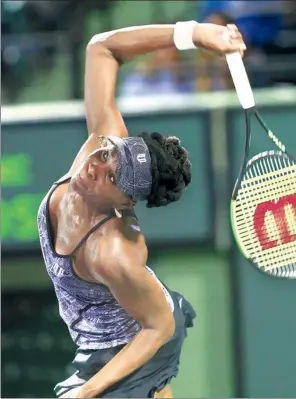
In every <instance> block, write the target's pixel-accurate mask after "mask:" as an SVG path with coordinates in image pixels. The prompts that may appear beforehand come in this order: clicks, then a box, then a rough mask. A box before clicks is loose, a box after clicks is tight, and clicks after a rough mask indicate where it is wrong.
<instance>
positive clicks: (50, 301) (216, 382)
mask: <svg viewBox="0 0 296 399" xmlns="http://www.w3.org/2000/svg"><path fill="white" fill-rule="evenodd" d="M1 7H2V10H1V29H2V43H1V69H2V80H1V89H2V90H1V93H2V204H1V211H2V218H1V220H2V223H1V224H2V278H1V286H2V342H1V352H2V357H1V365H2V397H23V398H24V397H31V398H33V397H52V396H53V391H52V389H53V386H54V385H55V384H56V383H57V382H58V381H61V380H63V379H64V378H65V377H66V376H67V375H69V374H70V373H72V372H73V370H72V367H71V361H72V359H73V357H74V350H75V346H74V344H73V343H72V342H71V340H70V337H69V335H68V331H67V328H66V326H65V325H64V324H63V322H62V320H61V319H60V318H59V314H58V305H57V301H56V298H55V294H54V292H53V288H52V285H51V282H50V280H49V277H48V276H47V274H46V271H45V267H44V264H43V260H42V257H41V253H40V248H39V242H38V235H37V229H36V213H37V210H38V207H39V204H40V201H41V199H42V198H43V196H44V195H45V193H46V191H47V190H48V188H49V186H50V185H51V184H52V183H53V182H54V181H55V180H57V179H58V178H59V177H60V176H62V175H63V174H64V173H65V172H66V171H67V170H68V167H69V165H70V164H71V162H72V160H73V158H74V156H75V155H76V152H77V150H78V149H79V147H80V145H81V144H82V143H83V141H84V140H85V138H86V126H85V118H84V109H83V103H82V98H83V74H84V58H85V57H84V51H85V46H86V44H87V42H88V40H89V39H90V38H91V36H92V35H94V34H96V33H99V32H103V31H108V30H112V29H116V28H121V27H125V26H133V25H141V24H150V23H175V22H176V21H178V20H191V19H196V20H197V21H207V22H215V23H219V24H220V23H221V24H226V23H230V22H234V23H236V24H237V25H238V26H239V28H240V29H241V31H242V32H243V34H244V37H245V41H246V43H247V45H248V51H247V54H246V57H245V62H246V65H247V68H248V72H249V75H250V78H251V82H252V85H253V87H254V88H256V89H257V90H256V100H257V103H258V106H260V109H261V110H262V114H263V116H264V118H266V120H267V121H268V124H269V125H270V126H272V127H273V129H274V130H275V131H276V132H277V133H278V135H279V137H281V138H282V140H283V141H284V142H285V143H286V144H287V147H288V148H290V151H291V152H292V153H294V155H296V134H295V126H296V88H295V83H296V3H295V1H293V0H291V1H275V0H273V1H267V0H266V1H251V0H249V1H212V0H211V1H160V0H159V1H124V0H121V1H114V0H113V1H109V0H97V1H87V0H83V1H78V0H72V1H70V0H69V1H61V0H60V1H42V0H38V1H26V0H19V1H16V0H14V1H2V2H1ZM118 104H119V108H120V110H121V112H122V114H123V117H124V119H125V122H126V124H127V127H128V129H129V131H130V133H131V134H136V133H138V132H140V131H159V132H161V133H163V134H168V135H176V136H179V137H180V138H181V140H182V142H183V144H184V146H185V147H187V148H189V149H190V156H191V160H192V163H193V181H192V184H191V186H190V187H189V189H188V191H187V193H186V195H185V196H184V199H183V200H182V201H180V203H176V204H173V205H170V206H169V207H168V208H167V209H161V210H159V209H156V210H154V209H153V210H150V209H149V210H147V209H146V208H144V207H143V206H141V205H139V206H138V210H137V211H138V214H139V218H140V222H141V224H142V227H143V230H144V233H145V234H146V237H147V241H148V244H149V249H150V259H149V264H150V265H151V267H152V268H153V269H154V270H155V271H156V273H157V274H158V276H159V277H160V278H161V279H162V280H163V281H164V282H165V283H166V284H168V285H169V286H170V287H171V288H172V289H175V290H178V291H181V292H182V293H183V294H184V295H185V296H186V297H188V299H189V300H190V301H191V302H192V304H193V305H194V307H195V309H196V311H197V314H198V316H197V321H196V325H195V328H194V329H191V330H190V331H189V335H188V339H187V340H186V343H185V347H184V351H183V354H182V359H181V370H180V373H179V376H178V378H177V379H176V380H175V381H174V382H173V384H172V386H173V391H174V396H175V397H179V398H181V397H187V398H189V397H191V398H194V397H204V398H205V397H234V396H239V397H243V396H244V397H257V398H258V397H262V398H264V397H285V398H286V397H287V398H288V397H295V395H296V377H295V370H296V348H295V345H293V343H294V342H295V337H296V318H295V309H296V285H295V282H292V281H282V280H277V279H273V278H269V277H267V276H265V275H262V274H260V273H259V272H257V271H256V270H255V269H254V268H253V267H252V265H250V264H249V263H248V262H247V261H245V260H244V259H243V257H242V256H241V254H240V253H239V252H238V250H237V248H236V246H235V244H234V241H233V239H232V236H231V233H230V228H229V210H228V209H229V198H230V194H231V188H232V186H233V183H234V180H235V177H236V175H237V172H238V168H239V165H240V160H241V157H242V154H243V147H244V119H243V114H242V111H241V109H240V107H239V106H238V102H237V98H236V94H235V93H233V91H232V84H231V81H230V79H229V74H228V71H227V68H226V67H225V62H224V60H223V59H219V58H213V57H212V56H211V55H210V54H207V53H202V52H199V51H193V52H192V51H188V52H182V53H178V52H176V51H174V50H167V51H162V52H156V53H154V54H151V55H149V56H147V57H141V58H139V59H136V60H135V61H133V62H131V63H129V64H127V65H126V66H124V67H123V68H122V71H121V72H120V77H119V82H118ZM268 145H270V143H269V141H268V139H266V138H265V137H264V134H261V129H260V128H258V127H257V126H256V125H255V126H254V129H253V147H252V150H253V153H258V152H260V151H262V150H266V149H267V148H268ZM295 256H296V254H295Z"/></svg>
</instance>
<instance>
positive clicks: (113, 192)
mask: <svg viewBox="0 0 296 399" xmlns="http://www.w3.org/2000/svg"><path fill="white" fill-rule="evenodd" d="M221 29H222V30H221ZM225 30H226V31H227V32H229V34H230V36H231V37H232V42H227V41H225V39H224V38H222V34H223V33H225ZM173 32H174V25H165V26H161V25H160V26H151V27H145V28H143V27H142V28H141V27H139V28H137V29H136V30H130V31H118V32H116V33H115V34H112V35H109V36H108V35H107V36H106V37H100V36H99V37H94V38H93V39H92V41H91V42H90V44H89V45H88V47H87V51H86V69H85V108H86V118H87V127H88V132H89V137H88V139H87V141H86V142H85V144H84V145H83V146H82V148H81V149H80V151H79V152H78V154H77V156H76V158H75V160H74V162H73V164H72V166H71V168H70V170H69V172H68V173H67V174H66V175H65V176H63V179H64V178H66V177H71V179H70V182H69V183H65V184H62V185H60V186H59V187H58V188H57V189H56V190H55V192H54V194H53V195H52V197H51V200H50V204H49V207H50V218H51V223H52V227H53V234H54V242H55V249H56V251H57V252H58V253H59V254H63V255H65V254H69V253H71V252H72V251H73V250H74V248H75V247H76V245H77V244H78V242H79V241H80V240H81V239H82V237H83V236H84V235H85V234H86V233H87V232H88V231H89V230H90V228H91V227H92V226H94V225H95V224H96V223H98V222H99V221H100V220H102V219H104V218H105V217H106V215H107V213H108V212H109V211H110V210H111V209H112V208H117V209H123V208H131V207H132V206H133V205H134V204H133V202H132V201H131V200H130V199H129V198H127V197H126V196H125V195H124V194H123V193H121V192H120V191H119V190H118V188H117V187H116V176H115V170H116V163H117V155H116V147H114V146H112V144H111V142H110V140H108V136H112V135H114V136H120V137H127V136H128V132H127V129H126V127H125V124H124V122H123V119H122V117H121V115H120V113H119V111H118V109H117V108H116V104H115V88H116V80H117V72H118V68H119V63H118V61H117V60H118V59H120V60H124V61H126V60H129V59H131V58H133V57H135V56H137V55H140V54H146V53H149V52H152V51H155V50H162V49H169V48H172V47H174V42H173ZM193 39H194V42H195V44H196V45H197V46H198V47H201V48H205V49H207V50H210V51H214V52H216V53H218V54H220V55H221V54H225V53H226V52H231V51H240V52H241V53H243V52H244V49H245V46H244V43H243V41H242V37H241V34H240V33H239V31H238V30H237V28H236V27H234V26H230V27H229V29H228V30H227V28H225V27H218V26H216V25H210V24H199V25H197V27H196V29H195V31H194V35H193ZM102 137H103V138H102ZM134 224H136V221H135V219H133V218H113V219H111V220H110V221H109V222H107V223H105V224H104V225H103V226H102V227H101V228H100V229H99V230H98V231H96V232H95V233H93V234H92V235H91V236H90V237H89V239H88V240H87V242H86V243H85V245H84V246H83V247H82V248H81V249H80V250H79V251H78V253H77V254H76V256H75V259H74V267H75V272H76V273H77V275H78V276H79V277H81V278H82V279H84V280H86V281H91V282H97V283H103V284H105V285H106V286H107V287H108V288H109V289H110V291H111V293H112V294H113V295H114V297H115V298H116V300H117V301H118V302H119V304H120V305H121V306H122V307H123V308H124V309H125V310H126V312H127V313H128V314H129V315H130V316H131V317H133V318H134V319H136V320H137V321H138V322H139V323H140V325H141V330H140V331H139V332H138V334H137V335H136V336H135V337H134V338H133V339H132V341H131V342H129V343H128V344H127V345H126V346H125V347H124V348H123V349H122V350H121V351H120V352H119V353H118V354H117V355H116V356H115V357H114V358H113V359H112V360H111V361H110V362H109V363H108V364H106V366H105V367H104V368H103V369H102V370H100V371H99V372H98V373H97V374H96V375H95V376H93V377H92V378H91V379H90V380H89V381H87V382H86V383H85V384H84V385H83V386H82V387H81V388H80V389H79V390H78V392H76V393H75V397H80V398H90V397H96V396H98V395H99V394H100V393H101V392H103V391H104V390H105V389H107V388H108V387H110V386H112V385H113V384H114V383H115V382H117V381H119V380H121V379H122V378H124V377H125V376H127V375H129V374H130V373H132V372H133V371H134V370H136V369H137V368H139V367H141V366H142V365H143V364H144V363H146V362H147V361H148V360H149V359H151V358H152V357H153V356H154V355H155V353H156V352H157V351H158V350H159V349H160V347H161V346H163V345H164V344H165V343H166V342H167V341H168V340H169V339H170V338H171V337H172V335H173V334H174V330H175V324H174V318H173V315H172V312H171V310H170V308H169V305H168V303H167V301H166V299H165V296H164V293H163V291H162V289H161V287H160V286H159V284H158V282H157V281H156V280H155V278H153V277H152V276H151V275H150V273H148V272H147V270H146V268H145V265H146V261H147V253H148V252H147V247H146V244H145V239H144V237H143V235H142V234H141V233H140V232H139V231H137V230H135V229H134V228H133V225H134ZM72 397H73V396H72ZM156 397H172V395H171V391H170V389H169V387H166V388H165V389H164V390H163V391H162V392H159V393H157V394H156Z"/></svg>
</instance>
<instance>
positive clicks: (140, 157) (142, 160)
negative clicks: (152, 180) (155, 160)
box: [137, 154, 147, 163]
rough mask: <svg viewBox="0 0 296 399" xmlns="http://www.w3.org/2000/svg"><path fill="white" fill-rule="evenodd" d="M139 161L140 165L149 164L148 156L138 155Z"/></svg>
mask: <svg viewBox="0 0 296 399" xmlns="http://www.w3.org/2000/svg"><path fill="white" fill-rule="evenodd" d="M137 161H138V162H139V163H143V162H147V160H146V154H138V155H137Z"/></svg>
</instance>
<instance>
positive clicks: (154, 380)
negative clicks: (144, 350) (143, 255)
mask: <svg viewBox="0 0 296 399" xmlns="http://www.w3.org/2000/svg"><path fill="white" fill-rule="evenodd" d="M168 291H169V292H170V294H171V296H172V298H173V301H174V305H175V307H174V317H175V324H176V328H175V334H174V336H173V337H172V338H171V339H170V340H169V341H168V342H167V343H166V344H165V345H164V346H163V347H161V348H160V349H159V350H158V352H157V353H156V354H155V355H154V356H153V358H152V359H150V360H149V361H148V362H147V363H145V364H144V365H143V366H142V367H140V368H139V369H137V370H136V371H134V372H133V373H132V374H130V375H128V376H127V377H125V378H124V379H122V380H120V381H119V382H117V383H116V384H114V385H112V386H111V387H110V388H108V389H107V390H106V391H104V392H102V393H101V394H100V395H99V396H98V397H100V398H153V397H154V394H155V392H159V391H160V390H161V389H163V388H164V387H165V386H166V385H167V384H168V383H169V382H170V381H171V379H172V378H173V377H176V375H177V374H178V371H179V362H180V355H181V349H182V345H183V342H184V339H185V337H186V335H187V334H186V329H187V328H188V327H192V326H193V320H194V319H195V316H196V314H195V311H194V309H193V308H192V306H191V304H190V303H189V302H188V301H187V300H186V299H185V298H184V297H183V296H182V295H181V294H179V293H177V292H174V291H170V290H168ZM123 347H124V345H121V346H117V347H114V348H108V349H100V350H79V349H78V351H77V353H76V356H75V359H74V361H73V365H74V366H75V367H76V369H77V371H76V373H75V374H74V375H72V376H71V377H70V378H68V379H67V380H66V381H63V382H61V383H59V384H57V385H56V387H55V388H54V391H55V393H56V395H57V396H58V397H61V396H66V397H71V396H68V395H69V394H70V391H71V390H72V389H74V388H76V387H79V386H81V385H83V384H84V383H85V382H86V381H88V380H89V379H90V378H91V377H92V376H94V375H95V374H96V373H97V372H98V371H99V370H100V369H101V368H103V367H104V366H105V365H106V364H107V363H108V362H109V361H110V360H111V359H112V358H113V357H114V356H115V355H116V354H117V353H118V352H119V351H120V350H121V349H122V348H123Z"/></svg>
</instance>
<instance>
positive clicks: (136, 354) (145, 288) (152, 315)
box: [76, 232, 175, 398]
mask: <svg viewBox="0 0 296 399" xmlns="http://www.w3.org/2000/svg"><path fill="white" fill-rule="evenodd" d="M128 234H129V235H130V237H129V238H124V237H123V236H122V234H121V233H119V234H118V235H116V237H115V236H113V237H110V236H109V237H106V245H105V244H104V243H102V241H100V242H101V244H100V248H99V251H96V252H97V253H98V252H100V258H101V257H103V258H104V267H103V268H102V266H100V265H99V266H98V267H97V268H96V267H95V265H94V264H93V266H94V268H93V271H92V274H93V276H94V277H95V278H96V273H97V277H98V279H99V280H100V281H103V282H104V283H105V284H106V285H107V286H108V287H109V289H110V290H111V292H112V294H113V295H114V297H115V298H116V300H117V301H118V303H119V304H120V305H121V306H122V307H123V308H124V309H125V310H126V312H127V313H128V314H129V315H130V316H131V317H132V318H134V319H135V320H137V321H138V322H139V323H140V326H141V329H140V331H139V332H138V333H137V334H136V336H135V337H134V338H133V339H132V340H131V341H130V342H129V343H128V344H127V345H126V346H125V347H124V348H123V349H122V350H121V351H120V352H119V353H118V354H117V355H116V356H115V357H114V358H113V359H112V360H110V362H108V363H107V364H106V365H105V366H104V367H103V369H101V370H100V371H99V372H98V373H97V374H96V375H95V376H93V377H92V378H91V379H90V380H89V381H87V382H86V383H85V384H84V385H83V386H82V387H81V388H80V390H79V392H78V393H77V396H76V397H80V398H81V397H83V398H94V397H97V396H98V395H100V394H101V393H102V392H103V391H105V390H106V389H107V388H108V387H110V386H112V385H113V384H115V383H116V382H117V381H119V380H121V379H123V378H124V377H125V376H127V375H129V374H131V373H132V372H133V371H135V370H136V369H138V368H139V367H141V366H142V365H143V364H145V363H146V362H147V361H148V360H149V359H151V358H152V357H153V356H154V355H155V353H156V352H157V351H158V350H159V349H160V348H161V347H162V346H163V345H164V344H165V343H166V342H167V341H168V340H169V339H170V337H172V336H173V334H174V331H175V321H174V317H173V314H172V311H171V309H170V307H169V305H168V303H167V300H166V298H165V295H164V293H163V290H162V288H161V286H160V284H159V283H158V282H157V281H156V279H155V278H154V277H153V276H151V274H150V273H149V272H148V271H147V270H146V268H145V267H144V266H145V260H146V259H145V258H146V254H147V250H145V247H143V246H145V244H144V242H143V238H142V236H141V234H139V233H137V232H134V233H133V232H131V233H128ZM93 249H94V248H93ZM105 251H106V252H108V256H107V258H106V257H105V256H104V252H105ZM93 253H95V252H93ZM143 255H144V256H143ZM106 259H108V261H107V263H106ZM99 263H100V264H101V262H100V261H99Z"/></svg>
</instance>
